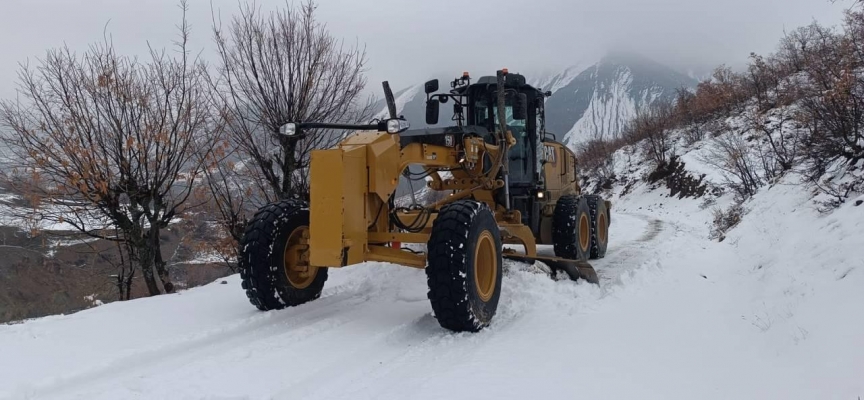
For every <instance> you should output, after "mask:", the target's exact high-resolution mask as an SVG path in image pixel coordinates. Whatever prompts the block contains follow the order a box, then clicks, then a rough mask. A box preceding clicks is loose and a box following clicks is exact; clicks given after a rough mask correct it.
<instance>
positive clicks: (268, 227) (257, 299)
mask: <svg viewBox="0 0 864 400" xmlns="http://www.w3.org/2000/svg"><path fill="white" fill-rule="evenodd" d="M308 229H309V210H308V209H303V208H302V207H301V206H300V205H299V204H297V203H295V202H292V201H281V202H277V203H272V204H268V205H267V206H264V207H262V208H261V209H260V210H258V212H257V213H256V214H255V216H254V217H253V218H252V221H250V222H249V225H248V226H247V228H246V232H245V234H244V235H243V239H242V240H241V241H240V254H239V269H240V278H241V280H242V285H243V289H245V290H246V297H248V298H249V301H250V302H251V303H252V304H253V305H254V306H255V307H258V309H259V310H262V311H268V310H279V309H282V308H285V307H291V306H296V305H300V304H303V303H306V302H309V301H312V300H315V299H317V298H318V297H320V296H321V291H322V290H323V289H324V282H325V281H326V280H327V268H314V267H308V268H309V270H308V271H307V272H306V273H305V274H304V273H301V272H298V271H296V270H295V269H292V268H290V267H291V265H293V264H294V263H295V262H296V261H294V257H292V256H291V255H290V254H293V253H291V252H287V253H286V251H285V250H286V248H290V247H291V246H298V245H302V243H303V242H304V241H306V240H308ZM304 236H305V237H304Z"/></svg>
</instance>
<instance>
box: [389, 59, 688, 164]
mask: <svg viewBox="0 0 864 400" xmlns="http://www.w3.org/2000/svg"><path fill="white" fill-rule="evenodd" d="M525 75H526V78H528V80H529V83H531V84H532V85H534V86H536V87H539V88H542V89H543V90H549V91H551V92H552V97H550V98H549V99H548V100H547V101H546V127H547V130H548V131H550V132H553V133H555V134H557V135H558V138H559V139H561V140H562V141H564V143H567V144H569V145H570V146H571V147H575V145H576V144H578V143H579V142H582V141H585V140H587V139H590V138H594V137H600V136H602V137H610V136H613V135H615V134H617V133H618V132H620V130H621V129H622V128H623V127H624V125H625V124H626V123H627V122H628V121H629V120H631V119H632V118H633V117H635V116H636V114H637V113H638V112H639V111H640V110H643V109H644V108H645V107H647V106H649V105H650V104H651V103H653V102H655V101H657V100H659V99H672V98H674V96H675V91H676V89H678V88H681V87H687V88H692V87H695V86H696V84H697V81H696V80H695V79H693V78H691V77H690V76H688V75H687V74H684V73H681V72H678V71H676V70H674V69H672V68H670V67H667V66H665V65H663V64H660V63H657V62H655V61H653V60H650V59H648V58H645V57H642V56H639V55H635V54H630V53H610V54H608V55H606V56H605V57H603V58H601V59H600V60H599V61H596V62H587V63H581V64H577V65H573V66H571V67H568V68H565V69H564V70H562V71H560V72H553V73H527V72H526V73H525ZM454 76H455V75H454ZM475 78H479V75H478V76H476V77H475ZM438 79H439V81H440V82H441V88H442V90H443V89H444V88H446V87H447V82H449V81H450V80H451V79H452V77H449V78H444V77H439V78H438ZM394 97H395V99H396V106H397V109H398V111H399V113H400V114H401V115H404V116H405V118H406V119H407V120H408V121H409V122H411V125H412V127H415V128H419V127H424V126H426V124H425V111H424V110H425V101H426V96H424V95H423V84H422V82H421V83H418V84H416V85H414V86H410V87H408V88H406V89H403V90H400V91H398V92H396V93H395V94H394ZM378 109H380V110H382V111H381V113H380V114H379V117H380V116H385V115H386V114H387V111H386V106H385V104H384V102H383V100H382V101H380V103H379V105H378ZM449 115H450V113H449V112H448V109H447V108H446V105H445V107H442V109H441V120H440V122H439V125H444V124H447V123H449V121H448V119H447V118H446V116H449Z"/></svg>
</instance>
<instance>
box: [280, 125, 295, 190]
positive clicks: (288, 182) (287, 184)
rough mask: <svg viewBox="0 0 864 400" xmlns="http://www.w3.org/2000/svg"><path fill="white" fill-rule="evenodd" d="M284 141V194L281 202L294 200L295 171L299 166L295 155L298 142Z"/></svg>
mask: <svg viewBox="0 0 864 400" xmlns="http://www.w3.org/2000/svg"><path fill="white" fill-rule="evenodd" d="M283 140H285V142H284V144H283V145H282V150H283V151H284V152H285V153H284V154H283V157H282V162H283V164H282V193H280V196H279V199H280V200H284V199H290V198H293V194H294V193H293V192H294V190H293V189H294V187H293V183H294V170H295V167H296V165H297V159H296V157H295V154H294V153H295V152H296V151H297V142H296V141H293V140H291V139H283Z"/></svg>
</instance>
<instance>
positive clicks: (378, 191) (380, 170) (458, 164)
mask: <svg viewBox="0 0 864 400" xmlns="http://www.w3.org/2000/svg"><path fill="white" fill-rule="evenodd" d="M508 136H509V135H508ZM509 138H511V139H512V137H509ZM545 146H546V151H547V155H546V159H547V162H546V163H545V165H544V175H545V176H546V187H547V191H548V196H550V199H549V200H550V202H549V203H550V204H551V205H552V207H554V203H555V201H556V200H557V199H558V198H560V197H561V196H563V195H566V194H570V193H578V192H579V190H580V189H579V186H578V184H576V182H575V181H576V175H575V162H576V158H575V155H574V154H573V152H572V151H570V150H569V149H567V148H566V147H565V146H563V145H561V144H560V143H555V142H546V143H545ZM500 151H501V150H500V149H499V147H498V146H495V145H490V144H488V143H483V139H481V138H474V137H470V138H466V139H465V141H464V143H461V144H457V145H455V146H453V147H445V146H436V145H428V144H420V143H412V144H408V145H407V146H405V147H404V148H400V138H399V135H398V134H388V133H386V132H369V131H367V132H357V133H355V134H353V135H351V136H349V137H348V138H346V139H345V140H344V141H342V143H340V144H339V145H338V146H337V147H336V148H334V149H329V150H315V151H313V152H312V158H311V167H310V168H311V179H312V181H311V182H312V185H311V202H310V229H309V236H310V239H309V246H308V251H309V253H310V254H309V265H310V266H312V267H330V268H338V267H343V266H347V265H352V264H357V263H361V262H364V261H383V262H391V263H396V264H401V265H405V266H409V267H415V268H424V267H425V265H426V256H425V254H416V253H414V252H410V251H406V250H402V249H400V248H394V247H391V243H393V242H401V243H426V242H427V241H428V240H429V233H430V231H431V227H432V222H433V221H434V219H435V216H436V215H437V214H435V213H432V214H431V215H430V216H429V218H428V221H426V225H425V229H422V230H421V231H420V232H418V233H403V232H397V231H393V230H391V228H390V227H391V226H392V224H391V221H390V218H391V214H392V213H391V210H390V209H389V205H388V204H389V202H390V196H393V195H394V193H395V189H396V186H397V185H398V183H399V177H400V175H401V174H402V172H403V171H404V170H405V169H406V168H408V166H409V165H421V166H423V167H425V168H426V169H427V171H429V172H430V177H431V181H430V182H429V185H428V186H429V188H430V189H431V190H438V191H445V192H449V195H448V196H446V197H445V198H444V199H443V200H440V201H438V202H436V203H434V204H432V205H430V206H428V207H429V208H432V209H433V210H436V211H437V210H438V209H440V208H441V207H442V206H444V205H446V204H448V203H451V202H453V201H456V200H459V199H464V198H473V199H474V200H477V201H482V202H485V203H486V204H488V205H489V206H490V208H491V209H492V210H494V212H495V217H496V219H497V220H498V224H499V227H500V229H501V235H502V237H501V239H502V243H506V244H518V245H522V246H524V248H525V255H526V256H528V257H535V256H536V255H537V242H538V239H539V241H540V243H551V219H550V218H551V215H552V211H553V209H552V208H550V207H548V206H547V208H548V209H544V210H543V212H542V215H543V220H542V221H541V235H540V238H535V235H534V233H533V232H532V231H531V229H530V228H528V227H527V226H525V225H523V224H522V223H521V216H520V214H519V212H518V211H508V210H506V209H504V208H503V207H501V206H498V205H497V204H496V202H495V200H494V193H495V191H496V190H498V189H500V188H502V187H503V186H504V182H503V181H502V180H499V179H495V178H494V177H495V176H497V169H495V168H492V170H490V166H488V165H484V160H497V159H498V157H499V156H501V155H500V154H499V152H500ZM550 154H551V156H550ZM437 169H448V170H452V172H451V175H452V177H448V178H446V179H444V178H442V176H441V175H440V174H439V173H438V171H437ZM484 172H485V174H484ZM394 217H395V218H399V219H400V221H401V222H402V223H403V224H406V225H410V224H411V223H412V222H413V221H416V220H417V218H419V217H421V215H420V211H411V212H399V213H396V214H395V215H394ZM547 219H548V221H547Z"/></svg>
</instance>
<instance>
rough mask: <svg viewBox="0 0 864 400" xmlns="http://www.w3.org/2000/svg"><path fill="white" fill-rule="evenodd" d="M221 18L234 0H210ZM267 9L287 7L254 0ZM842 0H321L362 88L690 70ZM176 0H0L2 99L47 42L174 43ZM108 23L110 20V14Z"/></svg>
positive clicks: (764, 44) (756, 44)
mask: <svg viewBox="0 0 864 400" xmlns="http://www.w3.org/2000/svg"><path fill="white" fill-rule="evenodd" d="M190 3H191V7H192V10H191V14H190V16H189V19H190V21H191V22H192V25H193V43H192V44H193V46H194V47H195V48H197V49H200V50H203V51H204V53H203V54H205V56H206V55H208V54H209V53H208V50H207V49H209V48H210V47H212V46H210V25H211V23H210V21H211V13H210V1H208V0H190ZM212 3H213V6H214V7H215V8H216V9H218V10H220V11H221V14H222V18H223V19H227V16H228V15H229V14H231V13H233V12H234V10H235V9H236V8H237V1H236V0H213V1H212ZM258 3H259V4H262V7H264V8H265V9H267V8H272V7H276V6H280V5H284V4H285V3H284V2H281V1H267V0H259V1H258ZM849 3H850V0H846V1H845V2H843V1H842V0H841V3H839V4H831V3H830V2H829V1H828V0H721V1H717V0H657V1H651V0H494V1H491V0H434V1H433V0H422V1H413V0H376V1H361V0H319V13H318V15H319V18H320V19H321V20H322V21H324V22H326V23H327V24H328V26H329V27H330V30H331V32H332V33H333V34H334V35H335V36H337V37H339V38H344V39H345V40H346V41H348V42H350V43H354V42H355V41H356V42H359V43H361V44H365V46H366V49H367V53H368V57H369V71H368V73H367V76H368V77H369V82H370V89H373V90H375V91H376V92H377V91H378V88H379V87H380V82H381V81H382V80H384V79H387V80H390V82H391V84H392V85H393V86H394V87H396V88H402V87H405V86H408V85H410V84H414V83H418V82H421V81H423V80H425V79H426V78H427V77H431V76H439V75H443V76H449V75H453V76H456V75H457V74H459V73H461V71H463V70H467V71H471V72H472V75H473V76H479V75H485V74H490V73H492V72H493V71H494V70H495V69H497V68H501V67H508V68H510V69H511V70H513V71H517V70H518V71H542V70H554V69H559V68H563V67H566V66H569V65H572V64H575V63H581V62H585V61H586V60H591V59H594V58H597V57H599V56H600V55H602V54H603V52H605V51H606V50H609V49H622V50H633V51H637V52H639V53H641V54H643V55H645V56H648V57H651V58H653V59H655V60H657V61H659V62H662V63H665V64H668V65H670V66H674V67H676V68H679V69H682V70H685V72H686V70H687V69H697V70H702V71H704V70H707V69H709V68H710V67H711V66H714V65H717V64H720V63H727V64H732V65H735V64H738V65H740V63H742V62H743V61H745V60H746V57H747V55H748V54H749V53H750V52H751V51H755V52H759V53H768V52H771V51H772V50H773V49H774V47H775V45H776V43H777V41H778V39H779V38H780V37H781V36H782V34H783V31H784V29H786V30H789V29H793V28H795V27H797V26H801V25H805V24H808V23H810V22H811V21H813V20H818V21H819V22H821V23H824V24H826V25H835V24H837V23H839V22H840V21H841V19H842V10H843V8H844V7H846V6H848V5H849ZM176 4H177V2H176V1H174V0H0V96H9V95H11V94H12V93H13V91H14V88H15V80H16V76H15V75H16V70H17V68H18V62H21V61H25V60H27V59H28V58H30V59H31V60H33V58H34V57H39V56H41V55H42V54H43V53H44V50H45V49H47V48H50V47H58V46H62V45H63V44H64V43H66V44H68V45H69V46H70V47H72V48H73V49H83V48H86V46H87V45H88V44H89V43H92V42H94V41H98V40H101V38H102V34H103V30H104V29H105V26H106V23H107V24H108V25H107V30H108V32H110V33H111V35H112V36H113V39H114V43H115V45H116V46H117V47H118V48H119V49H120V50H121V51H124V52H127V53H129V54H144V53H145V52H146V45H147V41H148V40H149V41H150V42H151V43H152V44H154V45H156V46H159V47H162V46H166V45H170V41H171V40H172V36H173V35H174V34H175V33H176V31H175V29H174V25H175V24H176V22H177V21H178V19H179V15H180V14H179V10H178V9H177V7H176ZM109 21H110V22H109Z"/></svg>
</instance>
